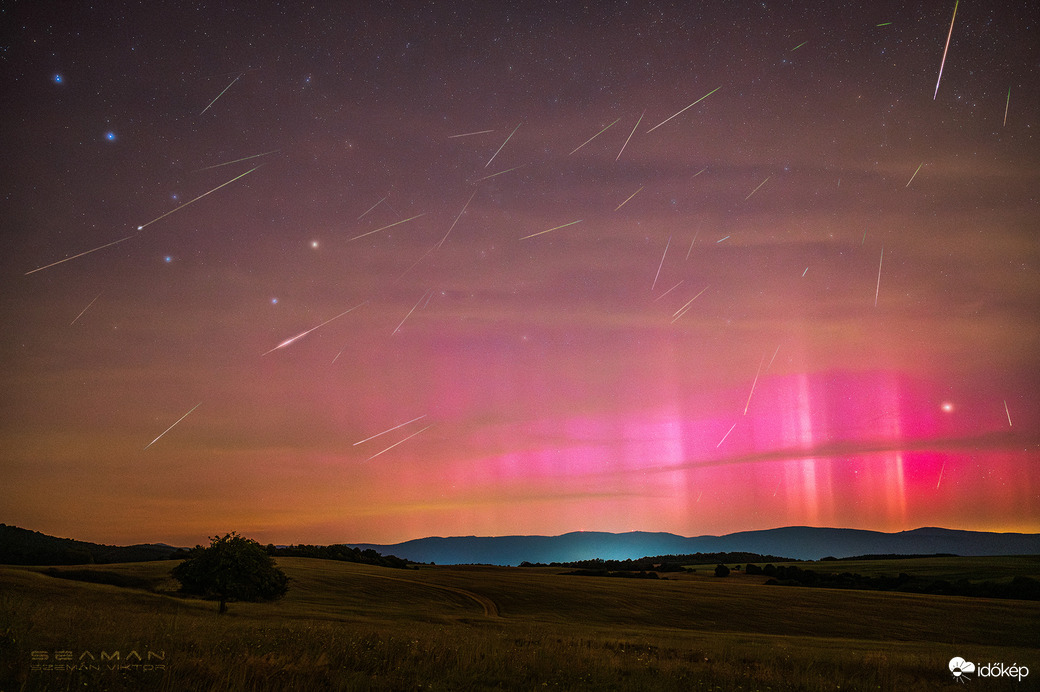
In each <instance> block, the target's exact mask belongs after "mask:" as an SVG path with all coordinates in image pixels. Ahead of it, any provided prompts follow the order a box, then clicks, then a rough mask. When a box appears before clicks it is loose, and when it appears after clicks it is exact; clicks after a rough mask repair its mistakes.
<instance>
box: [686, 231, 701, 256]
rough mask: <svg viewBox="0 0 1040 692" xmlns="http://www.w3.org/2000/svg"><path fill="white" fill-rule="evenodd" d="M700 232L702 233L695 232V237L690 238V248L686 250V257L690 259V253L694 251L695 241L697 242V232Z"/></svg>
mask: <svg viewBox="0 0 1040 692" xmlns="http://www.w3.org/2000/svg"><path fill="white" fill-rule="evenodd" d="M698 233H700V231H697V233H694V234H693V238H692V239H691V240H690V249H689V250H687V251H686V259H690V253H691V252H693V244H694V243H695V242H697V234H698Z"/></svg>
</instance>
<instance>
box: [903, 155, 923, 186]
mask: <svg viewBox="0 0 1040 692" xmlns="http://www.w3.org/2000/svg"><path fill="white" fill-rule="evenodd" d="M923 165H924V162H923V161H922V162H921V166H923ZM921 166H918V167H917V170H916V171H914V174H913V175H912V176H910V180H907V181H906V185H904V186H903V187H910V183H912V182H914V178H916V177H917V172H918V171H920V170H921Z"/></svg>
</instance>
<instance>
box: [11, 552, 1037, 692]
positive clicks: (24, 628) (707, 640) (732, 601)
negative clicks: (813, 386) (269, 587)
mask: <svg viewBox="0 0 1040 692" xmlns="http://www.w3.org/2000/svg"><path fill="white" fill-rule="evenodd" d="M948 560H950V561H951V562H950V563H949V564H947V565H946V567H945V568H946V569H948V570H949V571H950V572H957V571H958V570H962V571H964V570H970V568H972V567H973V566H977V565H978V564H981V563H980V562H978V561H983V560H985V559H981V558H949V559H948ZM956 560H962V561H968V560H976V561H977V562H976V563H975V564H974V565H973V564H969V563H968V562H960V563H958V562H955V561H956ZM989 560H991V561H993V560H996V561H1003V562H1000V564H999V565H998V564H997V563H993V564H988V566H987V568H988V569H992V570H996V571H999V570H1000V568H1001V567H1006V568H1007V569H1008V571H1007V572H1005V573H1012V572H1013V571H1015V570H1017V571H1018V572H1019V573H1023V570H1024V572H1025V573H1029V574H1035V573H1036V572H1037V571H1040V569H1038V567H1040V565H1038V564H1037V560H1036V558H990V559H989ZM1023 561H1025V562H1023ZM174 564H176V563H175V562H151V563H135V564H124V565H104V566H100V567H95V568H92V569H97V570H100V571H105V572H116V573H120V574H124V575H126V576H129V577H135V578H138V579H144V580H146V581H147V582H148V583H150V584H151V590H145V589H140V588H137V589H134V588H123V587H118V586H109V585H105V584H93V583H86V582H81V581H70V580H65V579H55V578H53V577H51V576H47V575H46V574H43V573H42V568H34V567H0V692H10V691H13V690H73V689H75V690H151V689H154V690H189V689H190V690H318V689H329V690H368V689H375V690H382V689H385V690H410V689H424V690H426V689H434V690H435V689H464V690H485V689H521V690H531V689H551V688H555V689H592V690H647V689H691V690H836V689H841V690H909V689H916V690H921V689H947V688H951V689H952V686H953V685H956V684H957V681H956V680H955V679H954V677H953V676H952V675H951V673H950V671H949V669H948V662H949V661H950V659H951V658H953V657H955V656H959V657H962V658H964V659H966V660H968V661H972V662H975V663H976V664H982V663H990V662H992V663H997V662H1000V663H1003V664H1005V665H1006V666H1011V665H1013V664H1015V665H1018V666H1027V667H1028V668H1029V669H1030V673H1029V675H1028V677H1026V678H1024V679H1022V680H1021V681H1019V680H1018V679H1015V678H1009V677H1007V676H1005V677H1001V678H988V679H984V678H979V677H977V676H974V675H973V676H972V679H971V680H970V682H971V683H973V684H974V685H975V687H976V688H977V689H985V690H1003V689H1014V690H1025V689H1037V688H1038V687H1040V684H1038V683H1040V653H1038V651H1040V628H1038V627H1037V626H1036V625H1037V623H1038V622H1040V602H1035V601H1012V600H989V599H971V598H959V597H949V596H930V595H917V594H901V593H881V592H869V591H847V590H837V589H807V588H797V587H779V586H765V585H763V583H762V582H763V581H764V578H758V577H752V576H748V575H743V574H738V573H735V574H734V575H733V576H731V577H727V578H724V579H718V578H715V577H711V576H708V574H710V571H709V570H705V569H700V570H698V572H697V573H695V574H682V575H677V576H673V575H669V576H670V577H671V578H670V579H668V580H643V579H612V578H602V577H578V576H564V575H560V574H559V572H560V571H562V570H557V569H552V568H509V567H505V568H503V567H423V568H422V569H419V570H394V569H388V568H381V567H371V566H366V565H357V564H351V563H343V562H333V561H327V560H315V559H307V558H281V559H279V560H278V564H279V566H280V567H281V568H282V569H283V570H284V571H285V572H286V573H287V574H288V575H289V577H290V579H291V580H292V581H291V582H290V589H289V593H288V595H287V596H286V597H285V598H284V599H282V600H281V601H278V602H275V603H266V604H252V603H232V604H231V605H230V611H229V613H228V614H227V615H224V616H218V615H217V614H216V604H215V603H213V602H207V601H199V600H194V599H184V598H181V597H178V596H176V595H174V594H173V591H174V590H175V588H176V582H173V581H172V580H170V579H169V576H168V575H169V570H170V568H171V567H172V566H173V565H174ZM873 567H874V568H875V569H882V568H883V567H884V565H880V564H875V565H873ZM892 567H893V570H892V571H893V572H898V571H911V569H910V568H909V567H908V566H901V565H892ZM67 569H73V568H67ZM932 569H939V568H938V567H935V566H934V565H933V566H932ZM116 652H118V654H116ZM117 655H118V659H117V658H116V656H117ZM117 660H118V662H117Z"/></svg>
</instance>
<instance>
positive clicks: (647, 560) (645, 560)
mask: <svg viewBox="0 0 1040 692" xmlns="http://www.w3.org/2000/svg"><path fill="white" fill-rule="evenodd" d="M751 561H757V562H766V561H769V562H798V560H792V559H791V558H786V557H777V556H775V555H759V554H758V553H744V552H736V553H693V554H689V555H655V556H653V557H641V558H639V559H637V560H631V559H629V560H603V559H600V558H596V559H593V560H572V561H570V562H550V563H549V564H548V565H547V564H545V563H541V562H521V563H520V566H521V567H569V568H571V569H579V570H592V571H596V572H650V571H654V572H684V571H689V570H688V569H687V568H686V565H706V564H711V563H712V562H715V563H723V562H751Z"/></svg>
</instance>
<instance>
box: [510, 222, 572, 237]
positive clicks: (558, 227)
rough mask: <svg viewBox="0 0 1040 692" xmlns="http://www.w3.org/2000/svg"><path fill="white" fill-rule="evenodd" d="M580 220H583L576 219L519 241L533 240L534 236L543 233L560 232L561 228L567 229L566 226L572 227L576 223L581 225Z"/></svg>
mask: <svg viewBox="0 0 1040 692" xmlns="http://www.w3.org/2000/svg"><path fill="white" fill-rule="evenodd" d="M582 220H583V219H578V220H577V221H571V222H570V223H565V224H563V225H562V226H555V227H553V228H548V229H546V230H544V231H538V232H537V233H532V234H531V235H525V236H524V237H523V238H521V239H520V240H527V239H528V238H534V237H535V236H536V235H542V234H543V233H548V232H550V231H558V230H560V229H561V228H567V226H573V225H574V224H576V223H581V222H582Z"/></svg>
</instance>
